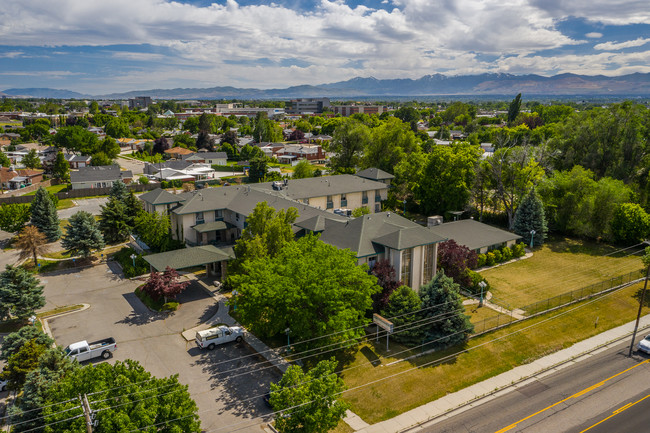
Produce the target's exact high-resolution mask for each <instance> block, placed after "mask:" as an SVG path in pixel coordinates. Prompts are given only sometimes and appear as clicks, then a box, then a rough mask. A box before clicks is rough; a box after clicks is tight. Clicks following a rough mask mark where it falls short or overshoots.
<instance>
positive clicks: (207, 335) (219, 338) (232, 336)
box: [196, 325, 244, 350]
mask: <svg viewBox="0 0 650 433" xmlns="http://www.w3.org/2000/svg"><path fill="white" fill-rule="evenodd" d="M243 339H244V330H243V329H242V328H240V327H239V326H225V325H222V326H217V327H216V328H210V329H206V330H205V331H199V332H197V333H196V345H197V346H199V347H200V348H201V349H205V348H207V349H209V350H212V349H214V348H215V347H216V346H217V345H218V344H224V343H229V342H231V341H236V342H237V343H239V342H240V341H242V340H243Z"/></svg>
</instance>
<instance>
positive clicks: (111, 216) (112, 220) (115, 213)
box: [99, 197, 133, 244]
mask: <svg viewBox="0 0 650 433" xmlns="http://www.w3.org/2000/svg"><path fill="white" fill-rule="evenodd" d="M101 208H102V213H101V216H100V217H99V229H100V230H101V231H102V235H104V240H105V241H106V242H107V243H109V244H116V243H119V242H124V241H125V240H126V239H128V237H129V233H130V232H131V229H132V228H133V226H132V225H129V221H128V220H129V218H127V213H126V211H127V209H126V204H125V203H124V202H123V201H119V200H117V199H116V198H115V197H109V199H108V202H107V203H106V204H105V205H102V206H101Z"/></svg>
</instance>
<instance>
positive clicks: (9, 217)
mask: <svg viewBox="0 0 650 433" xmlns="http://www.w3.org/2000/svg"><path fill="white" fill-rule="evenodd" d="M30 218H31V206H30V205H28V204H19V203H13V204H3V205H0V229H2V230H4V231H6V232H9V233H15V232H18V231H20V230H21V229H22V228H23V227H24V226H25V224H26V223H27V221H29V220H30Z"/></svg>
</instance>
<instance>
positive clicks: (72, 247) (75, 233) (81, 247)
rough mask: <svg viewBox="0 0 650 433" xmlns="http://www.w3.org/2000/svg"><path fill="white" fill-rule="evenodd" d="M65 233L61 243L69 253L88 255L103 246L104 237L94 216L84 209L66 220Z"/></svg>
mask: <svg viewBox="0 0 650 433" xmlns="http://www.w3.org/2000/svg"><path fill="white" fill-rule="evenodd" d="M68 222H69V224H68V226H67V228H66V233H65V235H64V236H63V239H62V240H61V245H63V248H65V249H66V250H67V251H68V252H69V253H70V255H80V256H82V257H84V258H86V257H90V255H91V254H92V252H93V251H97V250H101V249H102V248H104V245H105V244H104V238H103V237H102V233H101V231H100V230H99V227H98V225H97V221H95V217H94V216H92V215H91V214H89V213H88V212H85V211H79V212H77V213H75V214H74V215H72V216H71V217H70V219H69V220H68Z"/></svg>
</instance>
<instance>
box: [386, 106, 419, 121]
mask: <svg viewBox="0 0 650 433" xmlns="http://www.w3.org/2000/svg"><path fill="white" fill-rule="evenodd" d="M393 116H395V117H397V118H398V119H400V120H401V121H402V122H404V123H408V124H410V123H411V122H417V121H418V120H420V117H421V116H420V112H419V111H418V110H417V109H416V108H415V107H400V108H398V109H397V110H395V113H393Z"/></svg>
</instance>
